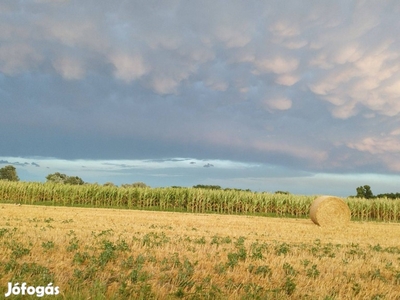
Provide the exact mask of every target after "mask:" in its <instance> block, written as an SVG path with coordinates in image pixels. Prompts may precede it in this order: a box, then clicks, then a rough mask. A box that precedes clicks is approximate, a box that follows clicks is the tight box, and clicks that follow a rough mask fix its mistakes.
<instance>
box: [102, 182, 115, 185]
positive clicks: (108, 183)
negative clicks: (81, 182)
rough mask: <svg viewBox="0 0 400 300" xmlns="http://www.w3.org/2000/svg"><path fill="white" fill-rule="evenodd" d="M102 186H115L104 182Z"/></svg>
mask: <svg viewBox="0 0 400 300" xmlns="http://www.w3.org/2000/svg"><path fill="white" fill-rule="evenodd" d="M103 186H116V185H115V184H114V183H112V182H106V183H104V184H103Z"/></svg>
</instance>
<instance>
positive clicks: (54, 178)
mask: <svg viewBox="0 0 400 300" xmlns="http://www.w3.org/2000/svg"><path fill="white" fill-rule="evenodd" d="M46 179H47V182H53V183H63V184H72V185H82V184H84V183H85V182H84V181H83V180H82V179H81V178H79V177H78V176H68V175H65V174H61V173H60V172H56V173H54V174H49V175H47V176H46Z"/></svg>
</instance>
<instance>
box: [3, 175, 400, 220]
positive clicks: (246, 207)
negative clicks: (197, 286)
mask: <svg viewBox="0 0 400 300" xmlns="http://www.w3.org/2000/svg"><path fill="white" fill-rule="evenodd" d="M315 197H316V196H302V195H291V194H272V193H254V192H249V191H235V190H227V191H224V190H206V189H198V188H172V187H170V188H141V187H130V188H123V187H115V186H100V185H96V184H87V185H64V184H53V183H38V182H11V181H1V180H0V201H1V202H3V203H21V204H44V205H57V206H59V205H61V206H91V207H113V208H127V209H152V210H162V211H164V210H165V211H180V212H194V213H218V214H257V215H275V216H279V217H289V216H291V217H298V218H302V217H308V215H309V209H310V206H311V203H312V202H313V200H314V199H315ZM345 201H346V203H347V204H348V206H349V208H350V210H351V214H352V218H353V219H356V220H363V221H368V220H376V221H385V222H399V221H400V200H391V199H383V198H382V199H373V200H366V199H358V198H348V199H346V200H345Z"/></svg>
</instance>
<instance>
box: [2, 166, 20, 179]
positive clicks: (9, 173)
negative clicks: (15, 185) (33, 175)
mask: <svg viewBox="0 0 400 300" xmlns="http://www.w3.org/2000/svg"><path fill="white" fill-rule="evenodd" d="M0 179H6V180H9V181H19V177H18V175H17V170H16V169H15V167H14V166H11V165H9V166H5V167H4V168H1V169H0Z"/></svg>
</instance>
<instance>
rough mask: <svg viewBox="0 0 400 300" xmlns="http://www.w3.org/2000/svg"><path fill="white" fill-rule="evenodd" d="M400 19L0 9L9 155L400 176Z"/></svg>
mask: <svg viewBox="0 0 400 300" xmlns="http://www.w3.org/2000/svg"><path fill="white" fill-rule="evenodd" d="M399 13H400V4H399V3H398V2H397V1H394V0H393V1H385V3H370V2H368V3H367V2H362V1H347V2H346V1H340V2H337V1H332V2H329V3H327V2H315V1H309V0H303V1H294V0H290V1H285V3H283V2H279V1H267V2H260V1H250V2H246V3H244V2H243V1H231V2H230V3H229V5H227V4H226V3H223V2H218V1H217V2H216V1H208V0H207V1H202V2H201V3H200V2H198V3H197V2H190V1H175V0H173V1H162V2H160V3H158V5H157V6H155V5H152V4H151V3H148V2H146V1H144V2H143V1H127V2H123V3H119V4H118V5H116V4H111V3H110V2H107V1H97V2H96V3H92V2H90V1H89V2H87V1H85V2H78V1H76V0H71V1H30V2H24V1H3V2H2V3H1V4H0V106H1V108H2V110H4V111H5V113H4V114H3V116H2V118H1V119H0V133H1V135H2V136H4V137H7V138H5V139H4V143H2V145H1V146H0V147H1V149H0V150H1V152H2V153H5V154H4V155H9V156H18V155H20V156H26V157H27V156H34V155H39V156H56V157H61V158H65V157H69V158H83V157H85V158H90V157H94V156H96V157H97V158H99V159H105V158H110V157H111V158H113V157H114V158H115V159H122V160H124V159H137V157H141V158H143V157H145V156H146V155H148V157H149V158H162V157H198V159H211V158H213V159H220V160H229V161H247V162H254V161H255V162H257V163H262V164H264V163H265V164H274V165H281V166H285V167H291V168H299V169H302V170H307V171H310V172H321V171H326V172H349V171H354V172H356V171H357V172H358V171H360V172H361V171H362V172H365V171H369V172H388V173H393V172H397V171H398V170H399V169H400V167H399V166H400V160H399V158H398V157H397V156H396V151H397V150H398V143H399V134H398V131H399V128H398V124H399V121H400V120H399V114H400V102H399V101H398V99H399V98H400V88H399V86H400V55H399V50H400V43H399V41H398V32H399V31H400V21H399V18H398V14H399ZM15 136H18V137H19V139H18V140H15V138H14V137H15ZM29 163H30V162H29ZM206 163H211V164H213V165H214V166H215V168H212V169H217V168H218V166H217V164H214V163H212V162H197V163H196V165H198V166H203V165H204V164H206ZM40 165H42V163H40ZM203 170H204V169H203ZM209 171H211V168H210V169H209Z"/></svg>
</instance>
